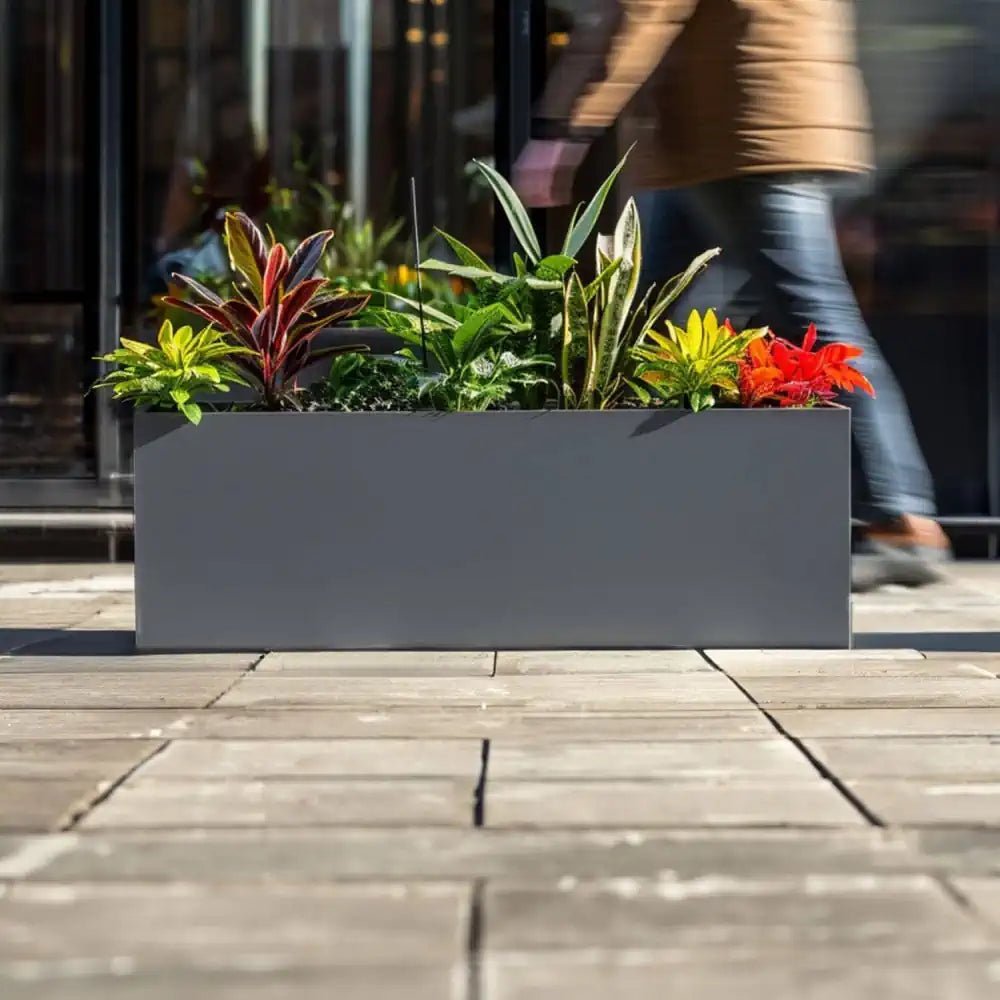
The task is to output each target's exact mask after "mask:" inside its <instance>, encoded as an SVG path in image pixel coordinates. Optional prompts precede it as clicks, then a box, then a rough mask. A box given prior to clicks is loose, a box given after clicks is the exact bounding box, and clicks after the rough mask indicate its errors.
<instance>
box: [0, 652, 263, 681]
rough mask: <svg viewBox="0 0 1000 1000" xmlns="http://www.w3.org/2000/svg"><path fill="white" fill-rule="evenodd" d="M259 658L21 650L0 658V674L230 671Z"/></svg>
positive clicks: (222, 654) (210, 654)
mask: <svg viewBox="0 0 1000 1000" xmlns="http://www.w3.org/2000/svg"><path fill="white" fill-rule="evenodd" d="M258 659H260V657H259V655H258V654H256V653H250V654H249V655H246V654H242V653H198V654H194V655H191V654H183V655H170V656H163V655H159V654H156V655H148V654H138V653H132V654H126V655H116V656H109V655H94V656H86V655H84V656H75V655H65V656H52V655H35V654H33V653H31V652H30V651H28V652H25V651H22V652H21V653H19V654H15V655H12V656H9V657H3V658H0V676H3V675H6V674H96V673H101V672H104V671H108V672H111V673H133V672H134V673H142V672H145V671H152V672H170V673H172V672H175V671H181V670H183V671H188V670H193V671H208V672H210V673H212V672H214V673H222V672H223V671H231V672H232V673H233V674H234V675H238V674H240V673H242V672H243V671H244V670H249V669H250V667H252V666H253V665H254V663H256V662H257V660H258Z"/></svg>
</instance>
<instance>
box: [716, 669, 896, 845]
mask: <svg viewBox="0 0 1000 1000" xmlns="http://www.w3.org/2000/svg"><path fill="white" fill-rule="evenodd" d="M699 652H700V653H701V655H702V656H703V657H704V659H705V662H706V663H708V665H709V666H711V667H712V668H713V669H715V670H718V671H719V673H720V674H722V676H723V677H726V678H728V679H729V681H730V682H732V683H733V684H734V685H735V686H736V687H737V688H738V689H739V690H740V691H741V692H742V693H743V695H744V696H745V697H746V698H748V699H749V700H750V701H751V702H752V703H753V704H754V705H756V706H757V709H758V710H759V711H760V712H761V713H762V714H763V716H764V718H765V719H767V721H768V722H770V723H771V725H772V726H774V728H775V730H777V732H778V733H779V734H780V735H782V736H783V737H784V738H785V739H786V740H788V741H789V742H790V743H791V744H792V746H794V747H795V748H796V750H798V751H799V753H801V754H802V756H803V757H805V758H806V760H808V761H809V763H810V764H812V766H813V767H814V768H815V770H816V772H817V773H818V774H819V775H820V777H821V778H823V779H824V780H826V781H828V782H830V784H831V785H833V787H834V788H835V789H836V790H837V791H838V792H840V794H841V795H842V796H843V797H844V798H845V799H847V801H848V802H849V803H850V804H851V805H852V806H853V807H854V808H855V809H856V810H857V812H859V813H860V814H861V816H862V818H863V819H864V820H865V822H866V823H868V824H869V825H871V826H874V827H878V828H879V829H884V828H885V827H886V824H885V823H884V822H883V821H882V819H881V817H880V816H878V815H877V814H876V813H874V812H872V810H871V809H869V808H868V806H867V805H865V803H864V802H863V801H862V800H861V799H860V798H859V797H858V796H857V795H856V794H855V793H854V792H853V791H852V790H851V789H850V788H849V787H848V786H847V785H846V784H845V783H844V782H843V781H841V779H840V778H839V777H837V775H836V774H834V772H833V771H831V770H830V768H828V767H827V766H826V764H824V763H823V761H822V760H820V759H819V758H818V757H817V756H816V755H815V754H814V753H813V752H812V751H811V750H810V749H809V748H808V747H807V746H806V744H805V741H804V740H802V739H800V738H799V737H798V736H793V735H792V734H791V733H790V732H789V731H788V730H787V729H785V727H784V726H783V725H782V724H781V722H779V720H778V719H777V718H776V717H775V716H774V715H773V714H772V713H771V712H769V711H768V710H767V709H766V708H764V706H763V705H761V704H760V702H759V701H757V699H756V698H755V697H754V696H753V694H752V693H751V692H750V690H749V689H748V688H747V687H745V686H744V685H743V684H741V683H740V681H739V680H737V679H736V678H735V677H733V676H732V675H731V674H729V673H727V672H726V671H725V670H724V669H723V668H722V667H720V666H719V664H718V663H716V662H715V661H714V660H713V659H712V658H711V657H710V656H709V655H708V653H706V652H705V650H703V649H702V650H699Z"/></svg>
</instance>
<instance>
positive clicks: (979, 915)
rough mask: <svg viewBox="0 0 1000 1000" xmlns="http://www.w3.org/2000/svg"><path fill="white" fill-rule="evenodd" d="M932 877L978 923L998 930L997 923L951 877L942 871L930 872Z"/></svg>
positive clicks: (992, 929)
mask: <svg viewBox="0 0 1000 1000" xmlns="http://www.w3.org/2000/svg"><path fill="white" fill-rule="evenodd" d="M929 874H930V877H931V879H933V881H934V882H935V883H937V885H938V886H940V888H941V891H942V892H943V893H944V894H945V895H946V896H947V897H948V898H949V899H950V900H951V901H952V902H953V903H954V904H955V905H956V906H957V907H958V908H959V909H960V910H965V911H966V912H967V913H968V914H969V915H970V916H971V917H972V918H973V920H975V921H976V922H977V923H979V924H981V925H982V926H983V927H985V928H986V929H987V930H990V931H994V932H995V931H996V929H997V925H996V924H995V923H994V922H993V921H992V920H990V918H989V915H988V914H986V913H983V911H982V910H981V909H980V908H979V907H978V906H976V904H975V902H974V901H973V900H971V899H969V897H968V896H967V895H966V894H965V893H964V892H962V890H961V889H960V888H959V887H958V886H957V885H955V883H954V882H952V881H951V879H950V878H949V877H947V876H946V875H945V874H943V873H941V872H930V873H929Z"/></svg>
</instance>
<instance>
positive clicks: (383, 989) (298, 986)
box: [0, 962, 468, 1000]
mask: <svg viewBox="0 0 1000 1000" xmlns="http://www.w3.org/2000/svg"><path fill="white" fill-rule="evenodd" d="M114 964H115V965H116V966H119V967H121V966H126V967H127V966H128V964H129V963H128V962H115V963H114ZM248 964H253V963H248ZM467 981H468V972H467V970H466V969H465V967H464V964H459V965H452V966H448V965H442V966H438V967H434V966H430V967H428V966H398V967H389V966H380V967H379V968H373V967H372V966H367V967H360V968H359V967H356V966H351V967H347V966H339V967H337V968H320V969H301V968H287V969H282V970H281V971H278V972H275V971H268V970H260V971H256V972H255V971H246V970H242V969H240V970H226V971H222V972H212V971H204V972H194V971H190V970H180V971H178V970H171V971H167V972H161V973H159V974H157V973H155V972H154V973H147V974H136V973H130V974H126V973H119V974H118V975H86V976H83V975H75V976H72V977H71V978H49V977H45V978H42V979H38V980H34V981H30V980H29V981H25V980H24V979H23V978H19V979H13V978H11V979H6V980H4V979H3V978H0V993H2V994H3V997H4V1000H181V998H183V1000H288V998H289V997H294V998H295V1000H331V998H336V1000H465V997H466V992H465V989H466V984H467Z"/></svg>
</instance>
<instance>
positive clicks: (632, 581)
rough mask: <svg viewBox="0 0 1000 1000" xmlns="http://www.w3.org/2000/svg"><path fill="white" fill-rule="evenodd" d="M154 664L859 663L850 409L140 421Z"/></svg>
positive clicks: (145, 628) (143, 596)
mask: <svg viewBox="0 0 1000 1000" xmlns="http://www.w3.org/2000/svg"><path fill="white" fill-rule="evenodd" d="M136 436H137V443H136V460H135V467H136V514H137V524H136V531H137V534H136V583H137V620H138V639H137V641H138V644H139V646H140V647H141V648H143V649H202V650H209V649H234V650H237V649H260V650H264V649H393V648H401V649H406V648H411V649H416V648H429V649H430V648H440V649H448V648H451V649H477V648H479V649H498V648H499V649H514V648H629V647H633V648H642V647H654V648H655V647H706V646H714V647H726V646H741V647H742V646H759V647H786V646H787V647H800V646H801V647H817V648H820V647H844V646H847V645H848V644H849V641H850V601H849V578H850V563H849V560H850V549H849V519H850V422H849V415H848V413H847V411H844V410H810V411H790V410H786V411H781V412H779V411H749V412H748V411H718V412H710V413H707V414H700V415H691V414H684V413H671V414H662V413H661V414H650V413H648V412H636V411H624V412H614V413H500V414H448V415H434V414H264V413H253V414H250V413H248V414H208V415H206V417H205V419H204V420H203V422H202V425H201V426H200V427H197V428H194V427H190V426H188V425H186V424H184V423H182V422H181V421H180V420H178V419H176V418H173V417H170V416H166V415H154V414H141V415H140V416H139V420H138V422H137V435H136Z"/></svg>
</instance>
